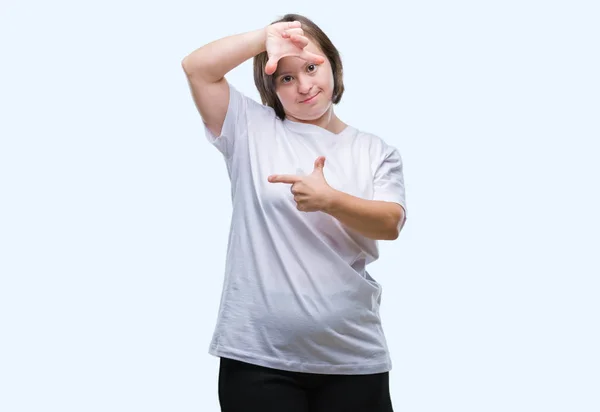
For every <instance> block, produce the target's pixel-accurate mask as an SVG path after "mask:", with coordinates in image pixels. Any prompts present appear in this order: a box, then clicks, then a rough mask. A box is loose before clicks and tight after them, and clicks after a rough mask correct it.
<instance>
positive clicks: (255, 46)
mask: <svg viewBox="0 0 600 412" xmlns="http://www.w3.org/2000/svg"><path fill="white" fill-rule="evenodd" d="M265 41H266V30H265V28H262V29H258V30H254V31H249V32H246V33H241V34H236V35H233V36H228V37H224V38H222V39H219V40H215V41H213V42H211V43H208V44H206V45H204V46H202V47H200V48H199V49H197V50H195V51H193V52H192V53H190V54H189V55H188V56H186V57H185V58H184V59H183V61H182V66H183V69H184V70H185V72H186V73H188V74H198V75H200V76H202V77H203V78H204V79H205V80H207V81H209V82H216V81H219V80H221V79H222V78H223V77H224V76H225V75H226V74H227V73H228V72H230V71H231V70H233V69H234V68H236V67H237V66H239V65H240V64H242V63H243V62H245V61H246V60H248V59H250V58H252V57H254V56H256V55H257V54H259V53H261V52H263V51H265V50H266V47H265Z"/></svg>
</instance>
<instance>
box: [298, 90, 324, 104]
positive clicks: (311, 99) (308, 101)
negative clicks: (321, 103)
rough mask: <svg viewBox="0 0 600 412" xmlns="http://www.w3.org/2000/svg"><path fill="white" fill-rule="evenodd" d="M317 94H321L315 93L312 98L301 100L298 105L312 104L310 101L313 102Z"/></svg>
mask: <svg viewBox="0 0 600 412" xmlns="http://www.w3.org/2000/svg"><path fill="white" fill-rule="evenodd" d="M319 93H321V92H317V93H316V94H315V95H314V96H312V97H309V98H308V99H306V100H302V101H301V102H300V103H310V102H312V101H313V100H314V98H315V97H317V96H318V95H319Z"/></svg>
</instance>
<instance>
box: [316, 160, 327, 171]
mask: <svg viewBox="0 0 600 412" xmlns="http://www.w3.org/2000/svg"><path fill="white" fill-rule="evenodd" d="M324 167H325V156H319V157H317V159H316V160H315V170H319V171H321V172H322V171H323V168H324Z"/></svg>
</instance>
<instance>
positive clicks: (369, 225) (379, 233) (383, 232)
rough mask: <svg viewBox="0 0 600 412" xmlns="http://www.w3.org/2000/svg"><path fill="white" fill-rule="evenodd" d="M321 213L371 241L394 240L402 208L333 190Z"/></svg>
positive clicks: (402, 212)
mask: <svg viewBox="0 0 600 412" xmlns="http://www.w3.org/2000/svg"><path fill="white" fill-rule="evenodd" d="M323 212H325V213H327V214H329V215H331V216H333V217H335V218H336V219H337V220H339V221H340V222H341V223H343V224H344V225H346V226H348V227H350V228H351V229H354V230H356V231H357V232H359V233H361V234H363V235H364V236H366V237H368V238H371V239H381V240H394V239H396V238H397V237H398V235H399V226H400V222H401V220H404V211H403V209H402V207H400V206H399V205H397V204H395V203H391V202H384V201H378V200H366V199H362V198H359V197H356V196H352V195H350V194H348V193H344V192H340V191H338V190H334V192H333V193H332V195H331V199H330V201H329V203H328V205H327V207H326V208H325V209H324V210H323Z"/></svg>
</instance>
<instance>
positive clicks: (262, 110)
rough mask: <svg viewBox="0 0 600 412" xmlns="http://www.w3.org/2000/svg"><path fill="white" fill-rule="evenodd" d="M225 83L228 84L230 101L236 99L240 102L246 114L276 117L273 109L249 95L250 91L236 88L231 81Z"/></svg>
mask: <svg viewBox="0 0 600 412" xmlns="http://www.w3.org/2000/svg"><path fill="white" fill-rule="evenodd" d="M227 83H228V84H229V90H230V96H231V99H232V101H234V100H237V101H238V102H239V103H240V104H242V105H243V107H244V108H245V110H246V112H247V113H248V115H250V116H252V115H256V116H264V117H267V118H274V117H276V115H275V110H273V108H272V107H270V106H266V105H264V104H261V103H259V101H258V100H256V99H255V98H253V97H251V95H250V92H247V91H245V90H243V89H241V88H238V87H237V86H234V85H233V84H232V83H229V82H227Z"/></svg>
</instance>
